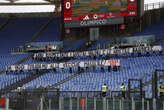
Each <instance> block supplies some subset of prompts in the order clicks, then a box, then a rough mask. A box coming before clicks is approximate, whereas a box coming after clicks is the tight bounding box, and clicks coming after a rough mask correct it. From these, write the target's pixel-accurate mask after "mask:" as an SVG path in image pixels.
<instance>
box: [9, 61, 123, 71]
mask: <svg viewBox="0 0 164 110" xmlns="http://www.w3.org/2000/svg"><path fill="white" fill-rule="evenodd" d="M90 66H120V60H99V61H86V62H62V63H51V64H25V65H11V66H8V67H6V71H16V70H18V71H19V70H37V69H38V70H45V69H46V70H50V69H55V68H71V67H90Z"/></svg>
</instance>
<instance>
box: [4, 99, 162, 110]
mask: <svg viewBox="0 0 164 110" xmlns="http://www.w3.org/2000/svg"><path fill="white" fill-rule="evenodd" d="M6 101H7V104H6V108H5V109H6V110H164V100H160V99H144V98H142V99H135V98H131V99H124V98H112V99H111V98H102V97H101V98H97V97H94V98H88V97H74V98H73V97H66V98H65V97H49V98H48V97H40V98H39V97H26V98H25V97H23V98H21V97H18V98H7V99H6Z"/></svg>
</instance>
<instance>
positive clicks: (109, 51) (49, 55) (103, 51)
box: [33, 45, 162, 59]
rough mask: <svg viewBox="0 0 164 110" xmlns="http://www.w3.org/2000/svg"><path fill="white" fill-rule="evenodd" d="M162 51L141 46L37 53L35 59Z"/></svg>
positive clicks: (159, 48) (157, 48) (158, 47)
mask: <svg viewBox="0 0 164 110" xmlns="http://www.w3.org/2000/svg"><path fill="white" fill-rule="evenodd" d="M155 51H162V47H161V46H159V45H158V46H139V47H133V48H125V49H98V50H92V51H82V52H58V53H56V52H47V53H35V54H34V56H33V57H34V59H35V58H54V57H82V56H97V55H116V54H128V53H134V52H141V53H142V52H155Z"/></svg>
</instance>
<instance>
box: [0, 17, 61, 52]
mask: <svg viewBox="0 0 164 110" xmlns="http://www.w3.org/2000/svg"><path fill="white" fill-rule="evenodd" d="M6 20H7V19H6ZM48 20H49V18H15V19H12V20H10V21H9V23H8V24H7V25H6V26H5V27H4V28H3V29H2V30H1V31H0V36H1V38H2V40H1V41H0V43H1V47H0V48H1V54H3V53H7V52H8V50H9V48H12V47H18V46H21V45H24V44H25V43H26V42H28V41H30V40H31V39H32V37H33V36H34V35H35V34H36V33H37V32H39V31H40V29H41V28H42V27H43V26H44V25H45V24H46V23H47V22H48ZM0 21H2V22H3V19H2V20H0ZM58 24H59V22H58V21H56V19H55V18H54V20H53V21H52V24H51V25H49V26H48V27H47V29H46V30H45V31H44V32H43V34H42V37H41V38H40V39H38V41H43V39H44V41H55V40H59V38H58V37H59V33H60V31H59V30H57V29H58V28H55V27H59V26H58ZM55 30H56V31H55ZM52 35H56V37H55V36H52ZM46 36H49V37H46ZM45 37H46V38H45Z"/></svg>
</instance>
